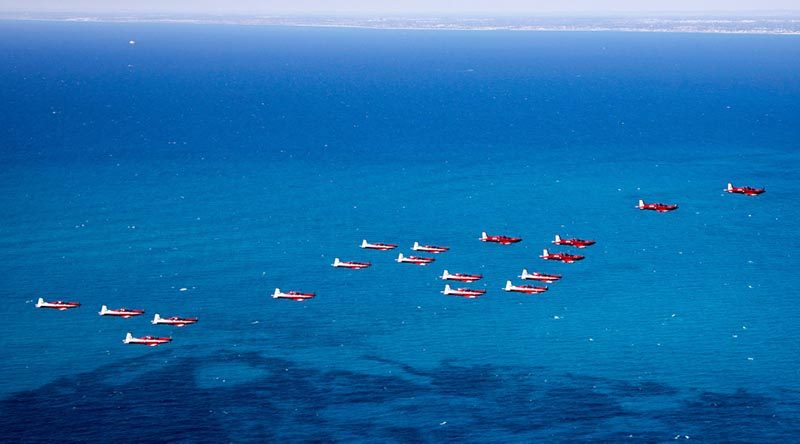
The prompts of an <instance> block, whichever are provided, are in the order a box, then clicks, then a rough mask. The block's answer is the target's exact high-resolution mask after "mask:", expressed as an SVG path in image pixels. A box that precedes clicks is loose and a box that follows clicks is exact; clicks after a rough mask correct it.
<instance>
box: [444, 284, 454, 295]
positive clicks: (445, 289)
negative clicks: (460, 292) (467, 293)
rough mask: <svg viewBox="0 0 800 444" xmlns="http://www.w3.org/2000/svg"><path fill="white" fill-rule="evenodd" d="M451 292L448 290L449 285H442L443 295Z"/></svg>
mask: <svg viewBox="0 0 800 444" xmlns="http://www.w3.org/2000/svg"><path fill="white" fill-rule="evenodd" d="M451 291H452V289H451V288H450V284H445V285H444V294H450V292H451Z"/></svg>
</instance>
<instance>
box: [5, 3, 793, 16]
mask: <svg viewBox="0 0 800 444" xmlns="http://www.w3.org/2000/svg"><path fill="white" fill-rule="evenodd" d="M770 10H790V11H800V0H638V1H637V0H549V1H546V0H391V1H389V0H373V1H369V0H283V1H279V0H128V1H123V0H0V11H5V12H9V11H28V12H89V13H113V14H123V13H174V12H182V13H187V14H198V13H209V14H243V13H245V14H247V13H250V14H295V13H301V14H309V13H311V14H332V13H338V14H353V13H364V14H409V15H410V14H437V13H438V14H441V13H449V14H453V15H455V14H482V15H488V14H495V15H502V14H515V13H526V14H536V13H556V12H566V13H602V12H605V13H622V12H634V13H635V12H639V13H652V12H659V11H687V12H731V13H737V12H745V11H770Z"/></svg>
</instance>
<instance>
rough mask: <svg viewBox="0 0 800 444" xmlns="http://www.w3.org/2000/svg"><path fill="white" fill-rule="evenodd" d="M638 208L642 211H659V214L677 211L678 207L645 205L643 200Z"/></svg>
mask: <svg viewBox="0 0 800 444" xmlns="http://www.w3.org/2000/svg"><path fill="white" fill-rule="evenodd" d="M636 208H638V209H640V210H652V211H658V212H659V213H666V212H667V211H673V210H677V209H678V206H677V205H674V204H663V203H644V201H643V200H642V199H639V205H636Z"/></svg>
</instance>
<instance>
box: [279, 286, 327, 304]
mask: <svg viewBox="0 0 800 444" xmlns="http://www.w3.org/2000/svg"><path fill="white" fill-rule="evenodd" d="M315 296H317V295H316V294H314V293H302V292H299V291H287V292H285V293H284V292H282V291H281V289H280V288H276V289H275V292H274V293H272V298H273V299H291V300H293V301H297V302H300V301H306V300H309V299H313V298H314V297H315Z"/></svg>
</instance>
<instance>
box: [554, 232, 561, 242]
mask: <svg viewBox="0 0 800 444" xmlns="http://www.w3.org/2000/svg"><path fill="white" fill-rule="evenodd" d="M555 241H556V242H561V236H559V235H557V234H556V239H555Z"/></svg>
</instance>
